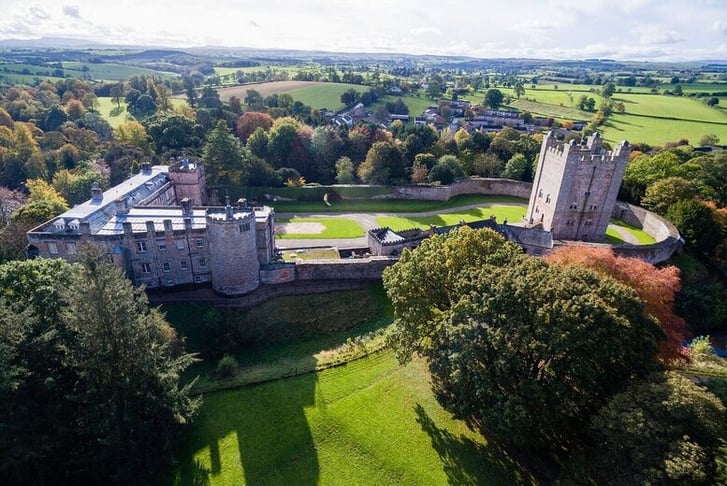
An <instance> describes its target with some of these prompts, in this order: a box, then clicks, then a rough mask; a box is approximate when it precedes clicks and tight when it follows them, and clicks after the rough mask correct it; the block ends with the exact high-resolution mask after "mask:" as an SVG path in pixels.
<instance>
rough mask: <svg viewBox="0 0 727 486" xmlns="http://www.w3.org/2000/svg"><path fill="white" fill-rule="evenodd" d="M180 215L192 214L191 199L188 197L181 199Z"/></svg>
mask: <svg viewBox="0 0 727 486" xmlns="http://www.w3.org/2000/svg"><path fill="white" fill-rule="evenodd" d="M181 202H182V215H183V216H192V200H191V199H190V198H188V197H185V198H184V199H182V201H181Z"/></svg>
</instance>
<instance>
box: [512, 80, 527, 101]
mask: <svg viewBox="0 0 727 486" xmlns="http://www.w3.org/2000/svg"><path fill="white" fill-rule="evenodd" d="M512 92H513V93H515V97H516V98H517V99H520V97H521V96H522V95H524V94H525V86H523V83H522V81H518V82H517V83H515V86H513V88H512Z"/></svg>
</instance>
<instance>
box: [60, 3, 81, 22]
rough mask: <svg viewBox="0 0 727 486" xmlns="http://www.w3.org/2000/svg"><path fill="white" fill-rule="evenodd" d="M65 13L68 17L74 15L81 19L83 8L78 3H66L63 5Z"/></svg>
mask: <svg viewBox="0 0 727 486" xmlns="http://www.w3.org/2000/svg"><path fill="white" fill-rule="evenodd" d="M63 15H66V16H68V17H73V18H74V19H80V18H81V9H80V8H78V5H64V6H63Z"/></svg>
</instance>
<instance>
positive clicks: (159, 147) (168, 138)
mask: <svg viewBox="0 0 727 486" xmlns="http://www.w3.org/2000/svg"><path fill="white" fill-rule="evenodd" d="M142 124H143V125H144V127H145V128H146V131H147V133H148V134H149V136H151V138H152V140H153V141H154V144H155V146H156V152H157V153H158V154H161V153H163V152H166V151H169V150H175V151H178V150H182V149H184V148H198V147H199V146H200V145H202V127H201V126H200V125H199V123H197V122H196V121H194V120H192V119H190V118H188V117H186V116H184V115H156V116H152V117H149V118H147V119H145V120H144V122H143V123H142Z"/></svg>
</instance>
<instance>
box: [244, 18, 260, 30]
mask: <svg viewBox="0 0 727 486" xmlns="http://www.w3.org/2000/svg"><path fill="white" fill-rule="evenodd" d="M247 26H248V27H255V28H256V29H262V28H263V26H262V25H260V24H258V23H257V22H255V21H254V20H251V21H250V22H248V23H247Z"/></svg>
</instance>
